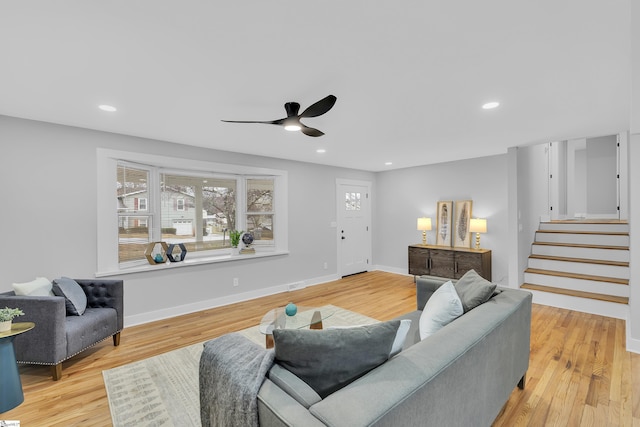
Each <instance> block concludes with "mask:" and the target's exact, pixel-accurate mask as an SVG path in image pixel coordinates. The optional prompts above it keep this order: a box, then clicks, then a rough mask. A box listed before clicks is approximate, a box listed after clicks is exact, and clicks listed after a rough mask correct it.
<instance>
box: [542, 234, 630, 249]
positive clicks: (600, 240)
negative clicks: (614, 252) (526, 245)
mask: <svg viewBox="0 0 640 427" xmlns="http://www.w3.org/2000/svg"><path fill="white" fill-rule="evenodd" d="M536 242H553V243H576V244H582V245H602V246H629V236H628V235H617V234H569V233H544V232H540V231H538V232H536Z"/></svg>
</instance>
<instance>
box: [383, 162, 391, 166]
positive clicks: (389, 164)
mask: <svg viewBox="0 0 640 427" xmlns="http://www.w3.org/2000/svg"><path fill="white" fill-rule="evenodd" d="M392 164H393V162H385V163H384V165H385V166H391V165H392Z"/></svg>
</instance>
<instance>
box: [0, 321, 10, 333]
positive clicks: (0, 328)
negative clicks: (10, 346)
mask: <svg viewBox="0 0 640 427" xmlns="http://www.w3.org/2000/svg"><path fill="white" fill-rule="evenodd" d="M10 330H11V320H5V321H4V322H0V332H7V331H10Z"/></svg>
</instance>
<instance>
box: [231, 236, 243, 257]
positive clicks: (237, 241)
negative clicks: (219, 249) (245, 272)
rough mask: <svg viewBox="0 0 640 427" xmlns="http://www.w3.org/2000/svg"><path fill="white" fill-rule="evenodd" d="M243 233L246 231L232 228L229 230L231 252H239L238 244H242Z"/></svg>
mask: <svg viewBox="0 0 640 427" xmlns="http://www.w3.org/2000/svg"><path fill="white" fill-rule="evenodd" d="M242 233H244V231H238V230H231V231H230V232H229V239H230V240H231V247H232V248H233V249H232V250H231V253H236V254H237V253H238V245H239V244H240V238H241V237H242Z"/></svg>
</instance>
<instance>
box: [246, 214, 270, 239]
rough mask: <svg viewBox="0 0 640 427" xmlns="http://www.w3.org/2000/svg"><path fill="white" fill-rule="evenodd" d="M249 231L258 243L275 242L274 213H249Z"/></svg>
mask: <svg viewBox="0 0 640 427" xmlns="http://www.w3.org/2000/svg"><path fill="white" fill-rule="evenodd" d="M247 231H249V232H250V233H251V234H253V239H254V240H253V242H254V243H257V244H260V243H262V244H273V215H271V214H268V215H247Z"/></svg>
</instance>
